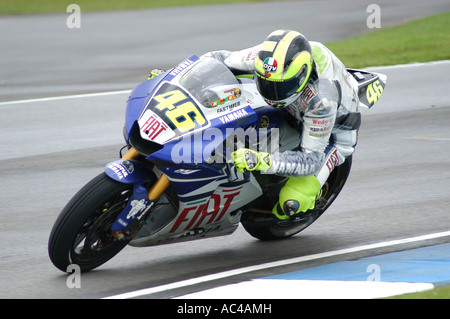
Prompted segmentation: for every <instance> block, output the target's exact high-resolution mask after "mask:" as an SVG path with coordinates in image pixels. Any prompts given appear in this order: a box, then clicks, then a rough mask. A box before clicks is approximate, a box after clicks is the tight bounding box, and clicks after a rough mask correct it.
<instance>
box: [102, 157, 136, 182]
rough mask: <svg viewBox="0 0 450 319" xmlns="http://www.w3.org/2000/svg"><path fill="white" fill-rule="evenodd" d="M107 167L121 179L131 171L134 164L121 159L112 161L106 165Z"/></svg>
mask: <svg viewBox="0 0 450 319" xmlns="http://www.w3.org/2000/svg"><path fill="white" fill-rule="evenodd" d="M107 167H108V168H109V169H111V170H112V171H113V172H114V174H116V175H117V178H119V179H122V178H124V177H127V176H128V174H131V173H133V171H134V166H133V164H132V163H131V162H129V161H122V162H120V163H119V162H113V163H110V164H108V165H107Z"/></svg>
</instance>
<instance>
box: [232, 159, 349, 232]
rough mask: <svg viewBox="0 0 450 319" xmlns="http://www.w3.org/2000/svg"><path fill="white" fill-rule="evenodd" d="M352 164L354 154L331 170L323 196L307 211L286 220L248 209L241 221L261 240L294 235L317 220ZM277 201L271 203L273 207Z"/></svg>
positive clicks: (335, 195)
mask: <svg viewBox="0 0 450 319" xmlns="http://www.w3.org/2000/svg"><path fill="white" fill-rule="evenodd" d="M351 166H352V156H349V157H347V158H346V159H345V162H344V163H343V164H342V165H340V166H337V167H336V168H335V169H334V170H333V172H331V174H330V176H329V177H328V180H327V181H326V183H325V185H324V186H323V187H322V197H321V198H320V199H319V200H317V202H316V207H315V208H314V209H312V210H309V211H307V212H305V213H300V214H297V215H295V216H294V217H292V218H290V219H286V220H280V219H278V218H277V217H275V215H273V214H270V213H269V214H268V213H258V212H251V211H247V212H245V213H244V214H243V216H242V220H241V223H242V225H243V226H244V228H245V230H246V231H247V232H248V233H249V234H250V235H252V236H253V237H255V238H258V239H261V240H273V239H282V238H287V237H290V236H293V235H295V234H297V233H299V232H301V231H302V230H304V229H305V228H306V227H308V226H309V225H311V224H312V223H313V222H314V221H316V220H317V219H318V218H319V217H320V216H321V215H322V214H323V213H324V212H325V210H326V209H327V208H328V207H330V205H331V204H332V203H333V201H334V200H335V199H336V197H337V196H338V194H339V193H340V192H341V190H342V188H343V187H344V184H345V182H346V181H347V177H348V175H349V173H350V169H351ZM274 204H275V203H271V205H272V206H271V207H273V205H274Z"/></svg>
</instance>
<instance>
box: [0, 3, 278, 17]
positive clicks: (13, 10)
mask: <svg viewBox="0 0 450 319" xmlns="http://www.w3.org/2000/svg"><path fill="white" fill-rule="evenodd" d="M265 1H277V0H164V1H161V0H127V1H124V0H67V1H61V0H38V1H31V0H14V1H11V0H0V14H35V13H56V12H59V13H63V12H66V9H67V6H68V5H69V4H72V3H73V4H77V5H79V6H80V8H81V11H86V12H88V11H116V10H138V9H151V8H162V7H176V6H195V5H211V4H230V3H243V2H265ZM278 1H282V0H278Z"/></svg>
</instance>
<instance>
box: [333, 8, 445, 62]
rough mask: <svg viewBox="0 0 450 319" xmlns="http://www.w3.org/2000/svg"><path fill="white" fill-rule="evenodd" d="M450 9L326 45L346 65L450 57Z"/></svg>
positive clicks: (419, 60)
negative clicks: (449, 10)
mask: <svg viewBox="0 0 450 319" xmlns="http://www.w3.org/2000/svg"><path fill="white" fill-rule="evenodd" d="M449 21H450V12H444V13H440V14H437V15H433V16H429V17H426V18H423V19H419V20H414V21H410V22H408V23H406V24H403V25H400V26H396V27H391V28H387V29H378V30H377V31H374V32H372V33H370V34H366V35H362V36H359V37H355V38H351V39H348V40H344V41H339V42H335V43H328V44H327V47H328V48H329V49H330V50H331V51H333V52H334V53H335V54H336V56H337V57H339V59H340V60H341V61H342V62H343V63H344V64H345V65H346V66H348V67H352V68H362V67H367V66H378V65H383V66H384V65H395V64H407V63H413V62H429V61H438V60H447V59H450V32H449V31H448V30H449V27H450V23H449Z"/></svg>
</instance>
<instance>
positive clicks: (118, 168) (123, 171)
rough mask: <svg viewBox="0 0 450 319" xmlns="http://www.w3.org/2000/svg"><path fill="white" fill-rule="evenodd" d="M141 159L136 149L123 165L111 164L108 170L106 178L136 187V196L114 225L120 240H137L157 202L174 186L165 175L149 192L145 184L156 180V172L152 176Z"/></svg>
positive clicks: (113, 228)
mask: <svg viewBox="0 0 450 319" xmlns="http://www.w3.org/2000/svg"><path fill="white" fill-rule="evenodd" d="M139 155H140V154H139V152H138V151H136V149H134V148H130V149H129V150H128V152H127V153H126V154H125V155H124V156H123V157H122V158H121V159H120V160H119V161H115V162H112V163H109V164H108V165H106V168H105V172H106V174H107V175H108V176H109V177H111V178H112V179H114V180H116V181H118V182H121V183H125V184H133V185H134V186H133V195H132V196H131V198H130V199H129V200H128V202H127V204H126V206H125V207H124V209H123V210H122V212H120V214H119V215H118V217H117V218H116V220H115V221H114V223H113V224H112V225H111V230H112V232H113V235H114V237H116V238H117V239H122V238H124V237H132V236H134V234H135V233H136V232H137V231H138V230H139V229H140V226H141V224H143V223H145V220H146V217H147V216H148V213H149V212H150V209H151V208H152V207H153V206H154V205H155V202H156V200H157V199H158V198H159V197H160V196H161V194H162V193H163V192H164V191H165V190H166V189H167V187H169V185H170V181H169V179H168V178H167V177H166V175H164V174H162V175H161V176H160V177H159V179H158V180H156V182H155V183H154V184H153V185H152V187H151V188H150V189H149V190H148V191H147V188H146V186H145V184H146V183H148V182H149V181H152V180H155V179H156V177H155V176H154V174H153V172H151V174H150V173H149V170H148V168H147V167H145V166H144V165H143V164H142V163H141V162H139V161H137V160H136V159H137V157H138V156H139Z"/></svg>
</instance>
